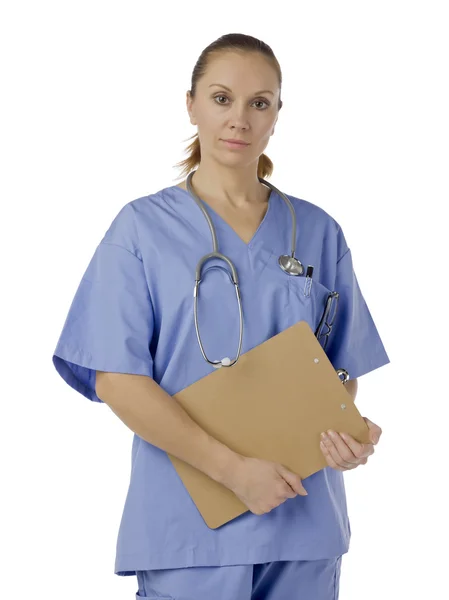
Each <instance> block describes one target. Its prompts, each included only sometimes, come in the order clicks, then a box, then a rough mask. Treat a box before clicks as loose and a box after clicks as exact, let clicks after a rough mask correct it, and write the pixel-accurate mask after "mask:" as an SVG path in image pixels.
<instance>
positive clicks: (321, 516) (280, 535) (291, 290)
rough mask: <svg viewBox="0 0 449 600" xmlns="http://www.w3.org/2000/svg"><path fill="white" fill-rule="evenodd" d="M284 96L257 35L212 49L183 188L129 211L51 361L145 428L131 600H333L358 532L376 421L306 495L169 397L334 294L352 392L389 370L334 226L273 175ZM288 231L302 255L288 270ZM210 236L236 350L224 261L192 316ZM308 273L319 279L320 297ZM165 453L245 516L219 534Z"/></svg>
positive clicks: (119, 570) (135, 462)
mask: <svg viewBox="0 0 449 600" xmlns="http://www.w3.org/2000/svg"><path fill="white" fill-rule="evenodd" d="M280 92H281V70H280V67H279V64H278V62H277V60H276V58H275V56H274V54H273V52H272V50H271V48H270V47H269V46H267V45H266V44H265V43H263V42H261V41H260V40H257V39H255V38H253V37H250V36H246V35H239V34H230V35H226V36H223V37H221V38H220V39H218V40H217V41H215V42H214V43H212V44H211V45H210V46H209V47H207V48H206V49H205V50H204V51H203V53H202V54H201V56H200V58H199V60H198V62H197V64H196V65H195V68H194V71H193V77H192V89H191V90H190V92H187V109H188V114H189V116H190V122H191V123H192V125H195V126H197V128H198V137H196V139H195V141H194V142H193V143H192V145H191V146H190V147H189V150H190V155H189V156H188V158H187V159H186V160H185V161H183V162H182V163H180V164H181V165H183V166H184V168H185V169H184V172H185V173H186V174H188V175H189V177H188V178H187V180H186V181H184V182H182V183H181V184H179V185H176V186H169V187H167V188H164V189H162V190H160V191H158V192H156V193H154V194H150V195H147V196H143V197H141V198H138V199H136V200H133V201H131V202H129V203H127V204H126V205H124V206H123V208H122V209H121V210H120V211H119V213H118V214H117V216H116V217H115V218H114V220H113V221H112V223H111V224H110V226H109V228H108V229H107V231H106V233H105V235H104V237H103V239H102V240H101V241H100V242H99V244H98V246H97V248H96V250H95V253H94V255H93V256H92V258H91V260H90V263H89V264H88V266H87V269H86V271H85V274H84V276H83V277H82V280H81V282H80V284H79V287H78V289H77V292H76V294H75V296H74V299H73V301H72V305H71V307H70V310H69V312H68V315H67V319H66V321H65V324H64V327H63V330H62V333H61V336H60V338H59V340H58V343H57V347H56V349H55V351H54V355H53V364H54V366H55V368H56V370H57V371H58V373H59V374H60V375H61V377H62V378H63V379H64V380H65V381H66V382H67V383H68V384H69V385H70V386H71V387H72V388H73V389H75V390H76V391H78V392H80V393H81V394H82V395H83V396H85V397H86V398H88V399H90V400H92V401H95V402H103V403H105V404H107V405H108V406H109V407H110V408H111V409H112V411H113V412H114V413H115V414H116V415H117V416H118V417H119V418H120V419H121V420H122V421H123V422H124V423H125V425H127V426H128V427H129V428H130V429H131V430H132V431H133V432H134V438H133V445H132V469H131V478H130V483H129V490H128V494H127V497H126V501H125V506H124V511H123V516H122V520H121V524H120V529H119V533H118V541H117V549H116V550H117V553H116V562H115V573H116V574H117V575H122V576H126V575H136V576H137V583H138V591H137V593H136V599H137V600H138V599H142V598H147V599H151V600H155V599H156V598H158V599H159V600H161V599H170V598H173V599H176V600H211V599H212V598H213V599H214V600H250V599H252V600H283V599H287V598H288V599H289V600H295V599H298V600H299V599H303V598H307V599H309V600H335V599H336V598H338V591H339V578H340V569H341V559H342V555H343V554H345V553H346V552H348V549H349V540H350V534H351V531H350V524H349V518H348V515H347V507H346V497H345V488H344V482H343V472H344V471H346V470H349V469H354V468H356V467H357V466H359V465H363V464H366V462H367V459H368V457H369V456H370V455H372V454H373V452H374V448H373V444H375V443H377V441H378V438H379V436H380V434H381V429H380V427H378V426H377V425H375V424H374V423H372V422H371V421H369V420H368V419H365V421H366V423H367V425H368V427H369V428H370V435H371V439H372V442H373V443H372V444H360V443H358V442H357V441H355V440H354V439H353V438H351V437H350V436H349V435H345V434H344V432H342V433H341V435H339V433H338V432H330V435H328V436H327V437H325V438H324V440H323V442H322V444H321V449H322V452H323V454H324V456H325V457H326V460H327V463H328V466H327V467H326V468H324V469H322V470H321V471H319V472H317V473H314V474H313V475H311V476H310V477H308V478H307V479H305V480H304V481H303V482H302V481H301V480H300V478H299V476H298V475H297V474H295V473H293V472H291V471H289V470H288V469H287V468H285V467H284V466H283V465H281V464H277V463H275V462H269V461H266V460H258V459H255V458H250V457H245V456H241V455H238V454H236V453H235V452H234V451H232V450H231V449H230V448H228V447H227V446H225V445H223V444H222V443H220V442H219V441H218V440H216V439H214V438H213V437H211V436H210V435H208V434H207V433H206V432H205V431H204V430H203V429H201V428H200V427H199V426H198V425H196V423H195V422H193V421H192V420H191V419H190V417H189V416H188V415H187V413H186V412H185V411H184V410H183V409H182V407H181V406H180V405H179V404H178V403H177V402H176V401H175V399H174V398H172V396H173V395H174V394H176V393H177V392H179V391H180V390H182V389H183V388H185V387H187V386H188V385H190V384H192V383H194V382H195V381H197V380H199V379H200V378H202V377H205V376H206V375H208V374H209V373H211V372H213V369H214V368H217V367H223V368H225V367H228V368H232V364H233V361H234V360H235V359H236V358H237V355H238V352H239V350H240V351H241V353H244V352H247V351H249V350H250V349H252V348H254V347H255V346H257V345H259V344H262V343H263V342H264V341H266V340H267V339H269V338H271V337H272V336H274V335H276V334H278V333H280V332H281V331H283V330H284V329H286V328H287V327H290V326H291V325H293V324H294V323H296V322H297V321H300V320H305V321H307V322H308V323H309V325H310V326H311V328H312V329H313V330H315V329H316V327H317V325H318V321H319V319H320V316H321V313H322V307H323V306H324V304H325V302H326V298H327V296H328V294H329V293H330V292H331V291H333V290H336V291H337V292H339V294H340V297H339V302H338V312H337V315H336V317H335V323H334V324H333V329H332V335H330V336H328V338H327V340H328V343H327V345H326V347H325V351H326V354H327V356H328V358H329V359H330V361H331V363H332V364H333V366H335V368H336V369H338V368H344V369H346V370H347V371H348V373H349V377H350V379H349V381H347V383H346V384H345V385H346V386H347V389H348V391H349V392H350V393H351V394H352V396H353V397H354V398H355V396H356V391H357V378H358V377H360V376H362V375H364V374H365V373H368V372H370V371H372V370H374V369H377V368H379V367H381V366H382V365H385V364H387V363H388V362H389V359H388V356H387V354H386V352H385V349H384V346H383V344H382V341H381V339H380V336H379V334H378V331H377V329H376V326H375V324H374V321H373V319H372V317H371V314H370V312H369V309H368V307H367V305H366V303H365V300H364V298H363V296H362V293H361V291H360V288H359V285H358V282H357V278H356V276H355V273H354V271H353V266H352V256H351V251H350V249H349V247H348V245H347V242H346V239H345V236H344V234H343V231H342V229H341V227H340V225H339V224H338V223H337V222H336V221H335V220H334V219H333V218H332V217H331V216H330V215H328V214H327V213H326V212H325V211H324V210H322V209H321V208H319V207H318V206H316V205H314V204H312V203H310V202H308V201H306V200H302V199H299V198H296V197H294V196H292V195H286V194H283V193H281V192H280V191H279V190H277V188H276V189H274V187H273V188H272V187H270V186H269V184H268V182H266V181H265V180H264V178H265V177H267V176H269V175H270V174H271V172H272V168H273V165H272V163H271V161H270V160H269V158H268V157H267V156H266V155H265V154H263V151H264V149H265V148H266V146H267V144H268V141H269V139H270V136H271V135H273V133H274V128H275V124H276V122H277V119H278V115H279V110H280V108H281V106H282V102H281V100H280ZM228 140H233V142H229V141H228ZM195 167H196V169H195V170H194V168H195ZM261 179H263V180H264V183H262V182H261ZM289 202H290V203H291V205H289ZM201 206H202V207H203V208H201ZM292 211H293V212H292ZM206 215H208V216H209V218H210V220H211V221H210V224H209V222H208V219H207V218H206ZM293 216H294V217H295V220H296V223H297V227H296V229H292V224H293ZM292 231H293V236H294V240H293V242H294V245H295V252H296V254H295V257H296V259H293V258H289V255H290V257H291V256H292V255H291V253H290V248H291V242H292ZM212 232H214V233H215V236H216V242H217V244H218V245H217V246H216V249H218V251H219V252H221V253H222V254H223V255H225V256H226V257H228V259H230V261H232V264H233V265H234V267H235V270H236V272H237V275H238V280H239V286H240V296H241V308H242V314H243V337H242V338H241V341H240V346H241V348H239V330H240V328H239V323H240V320H239V309H238V303H237V300H236V293H235V286H234V285H232V268H231V267H230V266H229V263H227V262H226V261H225V260H220V259H219V258H218V257H217V256H213V257H211V258H209V259H208V260H206V261H204V263H203V264H202V271H201V288H200V290H199V291H198V294H197V296H196V302H197V310H194V304H195V299H194V297H193V293H192V292H193V289H194V285H195V278H196V277H195V269H196V268H197V265H198V264H199V261H200V262H201V258H202V257H203V256H205V255H207V254H209V253H211V252H212V251H213V249H214V248H215V246H213V245H212V237H211V235H212ZM280 256H281V257H282V256H283V257H284V263H283V266H282V265H281V262H282V261H280V260H279V257H280ZM287 263H289V264H287ZM292 265H293V268H291V267H292ZM304 265H306V266H307V265H313V266H314V271H313V283H312V287H311V290H310V293H307V292H306V288H305V284H306V276H305V275H306V273H305V272H304V269H303V268H302V267H303V266H304ZM289 269H290V271H291V272H290V273H289V272H288V271H289ZM197 331H200V332H201V343H200V341H199V340H200V338H199V337H198V334H197ZM298 385H300V382H298ZM254 418H255V419H257V415H254ZM167 452H168V453H170V454H172V455H174V456H176V457H178V458H180V459H182V460H184V461H185V462H188V463H190V464H191V465H193V466H194V467H196V468H197V469H200V470H201V471H203V472H204V473H206V474H207V475H208V476H209V477H211V478H213V479H215V480H216V481H218V482H220V483H221V484H223V485H225V486H227V487H228V488H229V489H231V490H232V491H233V492H234V493H235V494H236V495H237V496H238V497H239V498H240V499H241V500H242V501H243V502H244V503H245V504H246V506H247V507H248V509H249V510H248V511H247V512H246V513H244V514H242V515H241V516H240V517H238V518H236V519H233V520H232V521H230V522H228V523H226V524H225V525H223V526H222V527H219V528H218V529H210V528H209V527H208V526H207V525H206V524H205V522H204V520H203V519H202V517H201V514H200V513H199V511H198V510H197V508H196V506H195V504H194V503H193V501H192V499H191V498H190V496H189V494H188V492H187V491H186V489H185V487H184V485H183V483H182V481H181V479H180V478H179V477H178V475H177V472H176V471H175V469H174V467H173V466H172V463H171V461H170V460H169V457H168V456H167ZM306 490H307V491H306Z"/></svg>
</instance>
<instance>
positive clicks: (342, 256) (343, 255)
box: [337, 248, 350, 265]
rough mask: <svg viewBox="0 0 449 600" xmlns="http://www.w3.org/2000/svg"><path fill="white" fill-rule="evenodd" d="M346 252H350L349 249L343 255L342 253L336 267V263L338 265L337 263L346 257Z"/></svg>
mask: <svg viewBox="0 0 449 600" xmlns="http://www.w3.org/2000/svg"><path fill="white" fill-rule="evenodd" d="M348 252H350V249H349V248H348V249H347V250H345V252H344V253H343V254H342V255H341V256H340V258H339V259H338V260H337V265H338V263H339V262H340V261H341V260H342V258H344V257H345V256H346V255H347V253H348Z"/></svg>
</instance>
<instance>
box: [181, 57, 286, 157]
mask: <svg viewBox="0 0 449 600" xmlns="http://www.w3.org/2000/svg"><path fill="white" fill-rule="evenodd" d="M214 84H219V85H214ZM226 88H229V89H226ZM256 92H259V93H256ZM260 92H262V93H260ZM279 94H280V90H279V83H278V76H277V72H276V70H275V69H274V68H273V67H272V66H271V65H270V63H269V62H268V61H267V60H266V59H265V58H264V57H263V56H262V55H260V54H257V53H251V54H245V55H241V54H237V53H232V52H225V53H223V54H222V55H221V56H219V57H216V58H214V59H213V60H212V62H211V63H210V65H209V67H208V69H207V73H206V74H205V75H204V76H203V77H202V78H201V79H200V80H199V81H198V84H197V90H196V97H195V99H194V100H192V99H191V97H190V93H189V92H187V110H188V112H189V115H190V122H191V123H192V125H197V127H198V137H199V140H200V144H201V156H202V158H204V156H205V155H212V156H214V157H216V158H217V159H219V160H220V161H225V162H227V163H232V164H236V163H237V164H240V165H241V166H244V165H247V164H249V163H252V162H254V161H257V160H258V158H259V156H260V155H261V154H262V153H263V151H264V150H265V148H266V146H267V144H268V141H269V139H270V136H271V135H273V133H274V126H275V124H276V121H277V118H278V102H279ZM229 138H237V139H239V140H244V141H245V142H249V144H250V145H249V146H246V147H243V148H242V149H234V148H229V147H228V145H227V144H225V143H224V142H223V141H222V140H223V139H229Z"/></svg>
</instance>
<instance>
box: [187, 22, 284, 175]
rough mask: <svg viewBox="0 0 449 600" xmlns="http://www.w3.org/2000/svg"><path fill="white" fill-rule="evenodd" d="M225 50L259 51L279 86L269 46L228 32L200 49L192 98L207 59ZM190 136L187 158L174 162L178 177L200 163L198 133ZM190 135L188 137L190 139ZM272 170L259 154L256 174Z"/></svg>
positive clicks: (193, 76)
mask: <svg viewBox="0 0 449 600" xmlns="http://www.w3.org/2000/svg"><path fill="white" fill-rule="evenodd" d="M226 51H231V52H240V53H245V52H259V53H260V54H262V55H263V56H265V57H266V58H267V59H268V60H269V61H270V62H271V64H272V65H273V67H274V68H275V69H276V71H277V73H278V77H279V88H281V86H282V72H281V67H280V65H279V63H278V61H277V59H276V57H275V55H274V53H273V51H272V49H271V48H270V46H268V44H265V43H264V42H262V41H261V40H258V39H257V38H255V37H252V36H250V35H244V34H242V33H229V34H227V35H223V36H221V37H220V38H218V39H217V40H215V42H212V44H209V46H207V48H205V49H204V50H203V51H202V53H201V55H200V57H199V59H198V60H197V63H196V65H195V68H194V69H193V73H192V87H191V90H190V95H191V97H192V98H194V97H195V94H196V85H197V82H198V80H199V79H200V78H201V77H202V76H203V75H204V74H205V72H206V70H207V66H208V64H209V61H210V60H212V59H213V57H214V55H217V54H219V53H220V52H226ZM281 107H282V101H281V98H280V94H279V103H278V110H280V109H281ZM192 137H193V138H194V140H193V142H192V143H191V144H189V146H188V147H187V148H186V152H188V156H187V158H186V159H185V160H182V161H181V162H179V163H177V164H176V166H177V167H182V171H181V175H180V176H179V178H181V177H184V176H185V175H188V174H189V173H190V172H191V171H192V170H193V169H194V168H195V167H196V166H197V165H198V164H199V163H200V160H201V149H200V142H199V138H198V134H197V133H195V134H194V135H193V136H192ZM192 137H191V138H189V139H192ZM272 172H273V163H272V162H271V160H270V159H269V158H268V156H267V155H266V154H261V155H260V156H259V163H258V165H257V176H258V177H262V178H265V177H269V176H270V175H271V174H272Z"/></svg>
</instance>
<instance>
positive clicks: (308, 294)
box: [263, 252, 332, 333]
mask: <svg viewBox="0 0 449 600" xmlns="http://www.w3.org/2000/svg"><path fill="white" fill-rule="evenodd" d="M303 264H304V263H303ZM307 264H309V263H308V262H306V263H305V268H306V269H307ZM312 264H313V262H312ZM263 278H264V279H265V280H266V281H269V282H270V283H271V284H272V286H273V287H274V288H276V289H277V290H279V292H280V291H281V290H282V295H283V297H284V305H283V313H284V315H283V318H282V325H281V329H286V328H287V327H290V326H292V325H294V324H295V323H297V322H298V321H306V322H307V323H308V324H309V326H310V328H311V329H312V331H313V332H314V333H316V330H317V328H318V325H319V323H320V320H321V317H322V315H323V312H324V309H325V307H326V302H327V299H328V296H329V294H330V293H331V292H332V290H330V289H329V288H327V287H326V286H325V285H323V284H322V283H321V282H320V281H318V279H317V277H316V275H315V276H314V277H312V280H310V279H307V278H306V276H305V275H298V276H294V275H288V274H287V273H285V272H284V271H283V270H282V269H281V268H280V266H279V263H278V256H277V254H275V253H274V252H273V253H272V255H271V257H270V258H269V259H268V260H267V262H266V266H265V268H264V271H263Z"/></svg>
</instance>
